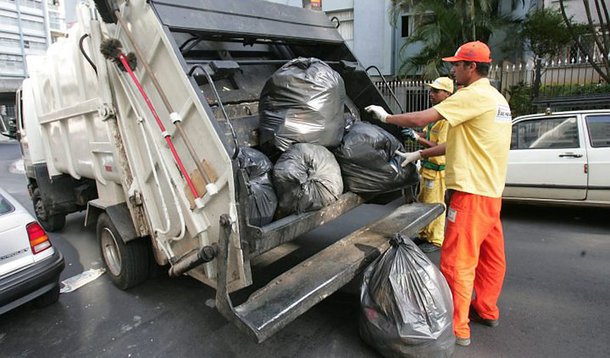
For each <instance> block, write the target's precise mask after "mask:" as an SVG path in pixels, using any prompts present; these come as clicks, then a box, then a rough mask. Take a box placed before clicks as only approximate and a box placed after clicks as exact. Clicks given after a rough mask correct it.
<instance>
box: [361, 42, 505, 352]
mask: <svg viewBox="0 0 610 358" xmlns="http://www.w3.org/2000/svg"><path fill="white" fill-rule="evenodd" d="M443 61H446V62H449V63H451V65H452V68H451V74H452V75H453V77H454V79H455V81H456V83H457V84H458V85H463V86H464V88H462V89H460V90H459V91H457V92H456V93H455V94H453V95H452V96H451V97H449V98H447V99H446V100H444V101H443V102H441V103H439V104H437V105H435V106H433V107H432V108H429V109H427V110H424V111H419V112H412V113H404V114H397V115H389V114H388V113H386V112H385V110H383V108H382V107H379V106H368V107H367V108H366V110H367V111H368V112H369V113H371V114H372V116H373V117H375V118H377V119H378V120H380V121H382V122H386V123H390V124H396V125H399V126H402V127H423V126H426V125H427V124H428V123H432V122H435V121H438V120H440V119H442V118H445V119H446V121H447V122H448V124H449V132H448V133H447V142H446V144H445V145H438V146H436V147H432V148H428V149H424V150H420V151H417V152H413V153H402V154H401V155H402V156H403V157H404V158H405V160H404V161H403V163H402V164H403V165H406V163H410V162H413V161H415V160H418V159H421V158H427V157H429V156H433V155H438V154H437V153H442V151H446V157H447V164H446V167H445V182H446V185H447V189H448V192H449V193H450V194H451V198H450V201H449V208H448V210H447V221H446V228H445V240H444V242H443V246H442V248H441V261H440V269H441V272H442V273H443V275H444V276H445V279H446V280H447V283H448V284H449V287H450V288H451V292H452V294H453V306H454V311H453V331H454V332H455V335H456V338H457V339H456V343H457V344H458V345H461V346H467V345H469V344H470V327H469V325H468V323H469V315H471V316H472V317H473V319H475V320H476V321H477V322H479V323H482V324H484V325H487V326H490V327H495V326H497V325H498V322H499V321H498V320H499V318H500V310H499V309H498V306H497V302H498V298H499V296H500V292H501V291H502V284H503V282H504V275H505V272H506V258H505V254H504V235H503V232H502V223H501V221H500V209H501V207H502V191H503V190H504V182H505V179H506V168H507V163H508V153H509V148H510V139H511V113H510V108H509V106H508V103H507V102H506V99H505V98H504V97H503V96H502V94H500V93H499V92H498V91H497V90H496V89H495V88H494V87H493V86H491V84H490V83H489V79H487V74H488V71H489V66H490V63H491V51H490V50H489V47H487V45H486V44H484V43H482V42H479V41H474V42H469V43H466V44H464V45H462V46H460V47H459V48H458V50H457V51H456V53H455V55H454V56H451V57H445V58H443ZM443 147H445V148H443ZM473 290H474V292H475V295H474V298H473V297H472V292H473ZM471 310H472V311H471Z"/></svg>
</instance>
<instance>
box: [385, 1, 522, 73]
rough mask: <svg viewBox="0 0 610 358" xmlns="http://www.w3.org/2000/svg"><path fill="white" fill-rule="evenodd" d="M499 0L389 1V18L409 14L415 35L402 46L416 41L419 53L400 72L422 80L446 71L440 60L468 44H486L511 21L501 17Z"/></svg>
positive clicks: (403, 65)
mask: <svg viewBox="0 0 610 358" xmlns="http://www.w3.org/2000/svg"><path fill="white" fill-rule="evenodd" d="M498 1H499V0H392V8H391V11H392V18H394V19H396V18H397V17H398V16H399V15H400V14H402V13H404V12H405V11H410V12H411V13H412V14H413V17H414V20H415V32H414V33H413V34H412V35H411V36H410V37H409V38H408V39H407V41H406V42H405V44H404V45H403V46H402V48H401V51H404V50H405V49H406V48H407V47H408V46H409V45H411V44H414V43H416V42H419V43H421V44H422V45H423V47H422V50H421V51H420V52H419V53H418V54H416V55H413V56H411V57H409V58H407V59H406V61H405V62H404V63H403V64H402V65H401V67H400V72H401V73H405V72H410V71H414V70H415V71H422V72H423V74H424V77H425V78H429V79H432V78H436V77H438V76H439V74H445V73H447V72H448V68H447V67H446V65H445V64H444V63H443V62H442V60H441V58H442V57H444V56H450V55H452V54H453V53H454V52H455V49H456V48H457V47H458V46H459V45H461V44H463V43H465V42H469V41H475V40H479V41H483V42H488V41H489V37H490V36H491V33H492V32H493V31H494V30H495V29H498V28H500V27H502V26H504V25H506V24H508V23H509V22H510V21H509V20H508V19H507V18H505V17H503V16H500V14H499V12H498Z"/></svg>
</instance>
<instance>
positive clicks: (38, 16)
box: [0, 0, 66, 117]
mask: <svg viewBox="0 0 610 358" xmlns="http://www.w3.org/2000/svg"><path fill="white" fill-rule="evenodd" d="M63 5H64V4H63V2H62V1H60V0H0V114H2V115H3V116H8V117H12V116H14V102H15V92H16V91H17V89H18V88H19V86H20V85H21V82H22V81H23V79H24V78H26V77H27V73H28V68H27V61H26V56H28V55H37V54H43V53H44V51H45V50H46V49H47V47H48V46H49V44H51V43H52V42H54V41H55V40H56V39H57V38H59V37H62V36H64V35H65V33H66V24H65V15H64V14H65V11H64V6H63Z"/></svg>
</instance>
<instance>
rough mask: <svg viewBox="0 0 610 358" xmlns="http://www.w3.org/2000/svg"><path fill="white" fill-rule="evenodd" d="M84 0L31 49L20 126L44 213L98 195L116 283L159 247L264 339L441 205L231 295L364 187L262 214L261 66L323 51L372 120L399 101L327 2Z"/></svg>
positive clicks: (412, 210) (137, 277)
mask: <svg viewBox="0 0 610 358" xmlns="http://www.w3.org/2000/svg"><path fill="white" fill-rule="evenodd" d="M96 8H97V11H96ZM77 13H78V17H79V20H78V24H77V25H75V26H74V27H73V28H72V29H71V30H70V33H69V36H68V37H67V38H66V39H64V41H61V42H59V43H57V44H54V45H52V46H51V47H50V48H49V50H48V52H47V55H46V56H45V57H44V58H42V59H39V63H38V64H35V63H34V62H35V61H34V59H32V66H31V76H30V78H29V79H27V80H26V81H25V82H24V85H23V88H22V92H21V94H20V99H19V101H20V106H19V107H20V110H21V111H22V115H21V121H20V123H19V135H20V137H21V144H22V148H23V147H27V151H26V150H25V149H24V157H26V158H27V157H28V156H29V155H30V154H32V153H37V154H36V155H37V156H36V157H34V156H32V158H30V160H27V159H26V162H27V166H28V170H27V176H28V179H29V182H30V184H29V185H30V188H31V194H32V198H33V200H34V202H35V205H37V209H36V212H37V214H38V215H39V218H40V219H42V220H43V222H46V224H47V226H49V227H51V229H60V228H61V226H62V219H63V218H64V217H65V215H66V214H68V213H70V212H74V211H78V210H82V209H84V208H86V210H87V212H86V219H85V221H86V224H95V225H97V235H98V238H99V240H100V248H101V254H102V256H103V260H104V262H105V264H106V266H107V267H108V274H109V275H110V277H111V278H112V280H113V281H114V283H115V284H117V286H119V287H121V288H123V289H126V288H129V287H132V286H134V285H137V284H139V283H141V282H142V281H143V280H145V278H146V277H147V272H148V269H149V265H150V262H151V260H150V258H149V252H152V253H153V255H154V260H155V261H156V263H157V264H159V265H168V264H169V267H170V269H169V273H170V275H173V276H178V275H183V274H187V275H189V276H192V277H194V278H195V279H197V280H199V281H201V282H203V283H205V284H207V285H210V286H212V287H214V288H216V303H217V307H218V309H219V311H220V312H221V313H222V314H223V315H224V316H225V317H226V318H227V319H228V320H230V321H231V322H233V323H235V324H236V325H238V326H239V327H240V328H241V329H242V330H243V331H244V332H246V333H248V334H250V335H252V336H253V337H254V338H255V339H256V340H258V341H259V342H260V341H263V340H264V339H266V338H268V337H269V336H270V335H272V334H273V333H275V332H276V331H278V330H279V329H281V328H282V327H284V326H285V325H286V324H288V323H289V322H291V321H292V320H293V319H295V318H296V317H298V316H299V315H300V314H302V313H303V312H305V311H306V310H308V309H309V308H311V307H312V306H313V305H315V304H316V303H317V302H319V301H321V300H322V299H324V298H325V297H327V296H328V295H330V294H331V293H333V292H335V291H336V290H337V289H339V288H340V287H341V286H343V285H344V284H346V283H347V282H349V281H350V280H351V279H353V278H354V277H355V276H356V275H357V274H358V273H359V272H360V271H361V270H362V269H363V268H364V267H365V266H366V265H367V264H368V263H370V262H371V261H372V260H373V259H374V258H375V257H377V256H378V255H379V253H380V252H382V251H383V250H385V249H386V248H387V246H388V239H389V238H390V237H391V236H392V235H393V234H395V233H398V232H400V233H403V234H405V235H414V234H416V233H417V232H418V231H419V229H420V228H421V227H423V226H425V225H426V224H427V223H428V222H430V221H431V220H432V219H434V218H435V217H436V216H438V214H439V213H440V212H441V211H442V210H443V207H442V206H441V205H425V204H418V203H414V204H406V205H403V206H400V207H398V208H397V209H396V210H395V211H394V212H393V213H391V214H390V215H388V216H387V217H385V218H382V219H380V220H379V221H377V222H375V223H372V224H369V225H366V226H364V227H362V228H360V229H358V230H356V231H355V232H353V233H351V234H350V235H348V236H346V237H344V238H342V239H340V240H338V241H337V242H336V243H335V244H333V245H331V246H329V247H328V248H326V249H324V250H322V251H321V252H319V253H317V254H315V255H314V256H312V257H310V258H308V259H307V260H306V261H305V262H303V263H301V264H299V265H297V266H295V267H293V268H291V269H290V270H288V271H287V272H284V273H283V274H281V275H280V276H278V277H276V278H275V279H273V280H272V281H271V282H269V283H268V284H267V285H266V286H264V287H262V288H261V289H259V290H257V291H256V292H254V293H253V294H252V295H251V296H250V297H249V298H248V299H247V300H246V301H245V302H244V303H242V304H240V305H234V304H233V302H232V300H231V295H230V293H231V292H234V291H236V290H238V289H241V288H244V287H247V286H250V285H251V284H252V283H253V278H252V272H251V266H250V260H251V259H252V258H254V257H256V256H259V255H261V254H262V253H265V252H267V251H269V250H271V249H273V248H275V247H277V246H279V245H281V244H283V243H285V242H288V241H290V240H293V239H295V238H296V237H298V236H300V235H302V234H304V233H306V232H308V231H310V230H313V229H314V228H316V227H318V226H320V225H322V224H325V223H328V222H330V221H332V220H333V219H335V218H337V217H339V216H341V215H342V214H344V213H346V212H348V211H349V210H351V209H353V208H355V207H357V206H359V205H360V204H362V203H364V202H366V200H367V198H364V197H363V196H360V195H356V194H354V193H350V192H346V193H344V194H342V195H341V196H340V197H339V199H338V200H337V201H336V202H334V203H332V204H331V205H329V206H327V207H324V208H322V209H320V210H316V211H312V212H306V213H301V214H293V215H289V216H286V217H283V218H281V219H279V220H276V221H273V222H271V223H270V224H267V225H264V226H262V227H259V226H255V225H253V224H251V223H250V221H249V218H248V207H247V206H248V201H247V197H248V187H247V185H246V184H247V183H246V181H247V177H246V174H245V172H244V170H243V169H240V167H239V165H238V161H237V159H236V155H237V153H238V151H239V147H252V146H258V145H259V144H260V143H259V138H258V122H259V116H258V101H259V94H260V93H261V89H262V88H263V85H264V84H265V81H266V80H267V79H268V78H269V76H271V75H272V74H273V73H274V72H275V71H276V70H277V69H278V68H279V67H280V66H281V65H283V64H284V63H286V62H287V61H289V60H291V59H293V58H296V57H300V56H301V57H316V58H319V59H321V60H323V61H325V62H326V63H327V64H329V65H330V66H331V67H332V68H333V69H334V70H335V71H337V72H338V73H340V74H341V76H342V77H343V80H344V82H345V88H346V91H347V95H348V96H349V97H350V98H351V100H352V101H353V103H354V104H355V107H357V108H358V109H359V110H360V111H361V113H362V116H363V120H371V121H372V119H371V118H368V117H366V116H367V114H366V113H365V112H364V111H363V110H362V109H363V108H364V107H365V106H366V105H368V104H371V103H376V104H379V105H383V106H385V107H386V108H387V107H388V106H387V104H386V103H385V102H384V100H383V98H382V96H381V95H380V93H379V92H378V90H377V89H376V88H375V86H374V84H373V83H372V82H371V80H370V78H369V77H368V75H367V74H366V72H365V71H364V69H363V68H362V67H361V65H360V64H359V63H358V62H357V61H356V59H355V57H354V56H353V55H352V54H351V52H350V51H349V49H348V48H347V46H346V45H345V43H344V41H343V40H342V38H341V37H340V35H339V33H338V32H337V30H336V28H335V26H336V25H335V24H334V23H332V22H330V21H329V19H328V18H327V17H326V16H325V15H324V14H323V13H322V12H315V11H310V10H304V9H299V8H294V7H289V6H284V5H278V4H272V3H269V2H264V1H243V0H207V1H200V0H176V1H155V0H152V1H145V0H130V1H95V6H94V4H93V3H91V4H88V3H86V2H85V3H81V4H80V5H79V7H78V11H77ZM109 39H115V40H116V41H114V40H113V41H110V42H109V41H108V40H109ZM100 46H101V47H102V49H103V50H104V54H102V53H101V52H100ZM104 56H106V58H105V57H104ZM107 58H110V59H111V61H109V60H108V59H107ZM31 108H35V111H33V110H31ZM25 112H27V113H25ZM376 124H380V123H376ZM380 125H383V124H380ZM386 129H388V130H389V131H394V133H397V132H396V128H392V127H391V126H387V127H386ZM36 203H37V204H36ZM150 247H152V250H150Z"/></svg>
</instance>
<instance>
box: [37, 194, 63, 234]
mask: <svg viewBox="0 0 610 358" xmlns="http://www.w3.org/2000/svg"><path fill="white" fill-rule="evenodd" d="M32 201H33V202H34V212H35V213H36V219H37V220H38V221H39V222H40V225H42V227H43V228H44V229H45V230H46V231H48V232H56V231H60V230H61V229H63V228H64V226H66V215H64V214H55V215H49V213H48V211H47V209H46V208H45V206H44V202H43V201H42V198H41V197H40V190H39V189H38V188H36V189H34V192H33V193H32Z"/></svg>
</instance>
